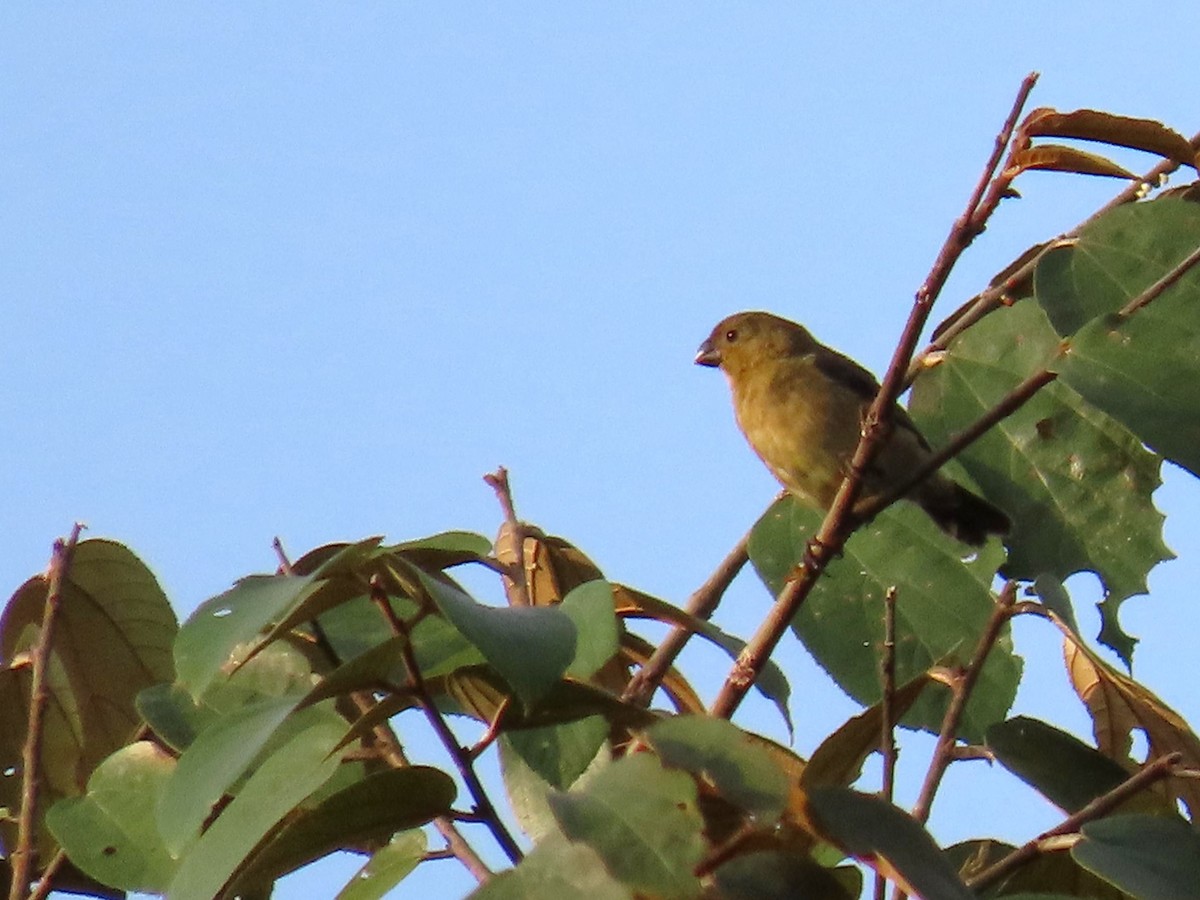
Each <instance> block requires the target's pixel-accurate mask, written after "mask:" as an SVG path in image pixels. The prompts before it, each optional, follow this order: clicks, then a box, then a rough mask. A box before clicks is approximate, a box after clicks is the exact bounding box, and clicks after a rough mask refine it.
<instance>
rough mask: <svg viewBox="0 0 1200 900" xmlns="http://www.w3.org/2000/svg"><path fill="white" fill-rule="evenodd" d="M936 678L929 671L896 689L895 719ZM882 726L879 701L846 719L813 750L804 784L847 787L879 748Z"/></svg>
mask: <svg viewBox="0 0 1200 900" xmlns="http://www.w3.org/2000/svg"><path fill="white" fill-rule="evenodd" d="M932 680H933V679H932V678H931V677H930V676H929V674H928V673H925V674H922V675H918V676H917V677H916V678H914V679H912V680H911V681H909V682H908V683H907V684H904V685H902V686H901V687H900V688H899V689H897V691H896V693H895V696H894V697H893V698H892V719H893V721H898V720H899V719H900V718H902V717H903V716H904V714H905V713H906V712H908V710H909V709H910V708H911V707H912V705H913V703H915V702H916V700H917V697H919V696H920V695H921V692H922V691H923V690H925V688H926V686H927V685H929V683H930V682H931V681H932ZM882 730H883V704H882V703H876V704H875V705H874V706H872V707H869V708H868V709H866V710H864V711H863V712H861V713H859V714H858V715H857V716H854V717H853V718H852V719H850V720H849V721H847V722H845V723H844V724H843V725H842V726H841V727H840V728H838V730H837V731H835V732H834V733H833V734H831V735H830V736H829V737H827V738H825V740H823V741H822V742H821V745H820V746H819V747H817V749H816V750H814V751H813V755H812V756H811V757H810V758H809V760H808V765H807V766H806V767H805V768H804V777H803V780H804V786H805V787H815V786H817V785H838V786H841V787H848V786H849V785H851V784H853V783H854V782H855V781H857V780H858V776H859V775H861V774H862V765H863V762H865V761H866V759H867V757H868V756H870V755H871V754H872V753H874V752H875V751H876V750H878V749H879V742H880V738H881V732H882Z"/></svg>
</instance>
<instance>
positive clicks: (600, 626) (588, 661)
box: [559, 580, 617, 678]
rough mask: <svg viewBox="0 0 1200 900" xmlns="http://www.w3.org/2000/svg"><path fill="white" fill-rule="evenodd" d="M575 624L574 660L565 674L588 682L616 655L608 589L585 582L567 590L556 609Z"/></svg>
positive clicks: (600, 583)
mask: <svg viewBox="0 0 1200 900" xmlns="http://www.w3.org/2000/svg"><path fill="white" fill-rule="evenodd" d="M559 609H561V610H562V611H563V612H565V613H566V614H567V615H568V616H570V618H571V621H572V622H574V623H575V658H574V659H573V660H572V661H571V665H570V666H568V667H567V674H568V675H573V676H575V677H576V678H590V677H591V676H593V675H595V674H596V672H598V671H599V670H600V668H601V667H602V666H603V665H604V664H605V663H606V662H608V661H609V660H610V659H612V658H613V656H614V655H615V654H616V652H617V616H616V613H615V612H614V611H613V593H612V585H611V584H609V583H608V582H607V581H603V580H597V581H588V582H586V583H584V584H581V585H579V586H578V587H576V588H574V589H573V590H571V592H570V593H568V594H567V596H565V597H564V598H563V601H562V605H561V606H560V607H559Z"/></svg>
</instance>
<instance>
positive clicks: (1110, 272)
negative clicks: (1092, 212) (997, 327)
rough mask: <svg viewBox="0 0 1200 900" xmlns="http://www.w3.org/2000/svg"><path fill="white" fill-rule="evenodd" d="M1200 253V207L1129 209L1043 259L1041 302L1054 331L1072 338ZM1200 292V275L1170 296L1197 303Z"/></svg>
mask: <svg viewBox="0 0 1200 900" xmlns="http://www.w3.org/2000/svg"><path fill="white" fill-rule="evenodd" d="M1198 245H1200V204H1198V203H1194V202H1192V201H1189V200H1185V199H1183V198H1180V197H1160V198H1158V199H1156V200H1150V201H1147V202H1144V203H1126V204H1124V205H1122V206H1118V207H1116V208H1115V209H1111V210H1109V211H1108V212H1107V213H1105V214H1104V215H1103V216H1101V217H1100V218H1098V219H1096V220H1095V221H1094V222H1092V223H1090V224H1089V225H1088V226H1087V227H1086V228H1084V229H1083V230H1082V231H1081V232H1080V234H1079V236H1078V237H1077V238H1076V239H1075V240H1074V241H1071V242H1070V243H1067V244H1064V245H1063V246H1060V247H1056V248H1054V249H1052V250H1051V251H1050V252H1049V253H1047V254H1046V255H1045V256H1043V257H1042V260H1041V261H1040V262H1039V263H1038V267H1037V270H1036V271H1035V272H1034V294H1035V296H1036V297H1037V300H1038V303H1039V304H1041V306H1042V307H1043V308H1044V309H1045V310H1046V313H1047V314H1048V315H1049V317H1050V321H1051V322H1052V323H1053V325H1054V329H1055V330H1056V331H1057V332H1058V333H1059V334H1060V335H1062V336H1063V337H1067V336H1068V335H1072V334H1074V333H1076V332H1077V331H1079V330H1080V329H1081V328H1082V327H1083V326H1084V325H1085V324H1087V323H1088V322H1090V321H1092V320H1094V319H1097V318H1102V317H1105V316H1108V315H1110V314H1111V313H1115V312H1116V311H1117V310H1119V309H1120V308H1121V307H1122V306H1124V305H1125V304H1126V303H1127V302H1128V301H1129V300H1131V299H1132V298H1133V297H1136V296H1137V295H1138V294H1140V293H1141V292H1142V291H1143V290H1145V289H1146V288H1147V287H1148V286H1150V285H1151V284H1153V283H1154V282H1155V281H1157V280H1158V279H1159V278H1161V277H1162V276H1163V275H1165V274H1166V273H1167V272H1169V271H1170V270H1171V269H1173V268H1175V266H1176V265H1178V263H1179V262H1180V261H1181V260H1182V259H1183V258H1184V257H1186V256H1187V255H1188V254H1189V253H1191V252H1192V251H1193V250H1195V249H1196V247H1197V246H1198ZM1196 290H1200V273H1197V272H1196V271H1195V270H1194V269H1193V270H1192V271H1191V272H1189V273H1188V274H1186V275H1184V277H1183V279H1182V280H1181V281H1180V283H1179V284H1177V285H1175V286H1174V287H1172V288H1170V291H1180V292H1181V293H1183V294H1184V295H1191V296H1193V297H1194V296H1195V294H1194V293H1193V292H1194V291H1196ZM1165 296H1166V295H1164V297H1165ZM1162 299H1163V298H1159V299H1158V300H1155V301H1154V302H1153V303H1152V304H1151V307H1153V306H1156V305H1157V304H1158V303H1159V302H1161V300H1162ZM1137 315H1141V313H1140V312H1139V313H1138V314H1137Z"/></svg>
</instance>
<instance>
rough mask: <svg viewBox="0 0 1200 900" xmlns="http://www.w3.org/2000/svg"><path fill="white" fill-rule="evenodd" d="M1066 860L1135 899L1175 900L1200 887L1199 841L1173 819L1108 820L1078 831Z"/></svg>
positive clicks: (1093, 823)
mask: <svg viewBox="0 0 1200 900" xmlns="http://www.w3.org/2000/svg"><path fill="white" fill-rule="evenodd" d="M1081 830H1082V833H1083V840H1081V841H1080V842H1079V843H1077V844H1076V845H1075V846H1074V847H1072V848H1071V856H1072V857H1074V858H1075V860H1076V861H1077V862H1078V863H1079V864H1080V865H1081V866H1083V867H1085V868H1086V869H1088V870H1089V871H1091V872H1094V873H1096V874H1097V875H1099V876H1100V877H1101V878H1103V879H1105V880H1106V881H1109V882H1111V883H1112V884H1114V885H1116V886H1117V887H1118V888H1120V889H1121V890H1123V891H1125V892H1126V893H1127V894H1131V895H1132V896H1134V897H1137V898H1138V900H1180V898H1183V897H1194V896H1196V885H1200V837H1198V836H1197V835H1196V832H1195V831H1193V830H1192V829H1191V828H1190V827H1189V826H1187V825H1186V824H1184V823H1183V822H1182V821H1180V820H1178V819H1168V818H1162V817H1159V816H1111V817H1109V818H1107V819H1101V820H1100V821H1098V822H1091V823H1089V824H1087V825H1084V826H1083V828H1082V829H1081Z"/></svg>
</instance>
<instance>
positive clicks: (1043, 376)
mask: <svg viewBox="0 0 1200 900" xmlns="http://www.w3.org/2000/svg"><path fill="white" fill-rule="evenodd" d="M1197 265H1200V247H1197V248H1196V249H1195V250H1193V251H1192V252H1191V253H1189V254H1188V255H1187V256H1185V257H1184V258H1183V259H1182V260H1180V261H1179V262H1178V263H1177V264H1176V265H1175V266H1174V267H1173V268H1172V269H1171V270H1170V271H1169V272H1167V273H1166V274H1164V275H1163V276H1162V277H1161V278H1159V279H1158V280H1157V281H1155V282H1154V283H1153V284H1151V285H1149V286H1148V287H1146V289H1145V290H1143V291H1142V292H1141V293H1139V294H1138V295H1137V296H1136V297H1132V298H1131V299H1130V300H1129V302H1128V303H1126V304H1125V305H1124V306H1123V307H1121V309H1120V310H1118V311H1117V313H1116V317H1117V322H1122V321H1124V320H1126V319H1128V318H1130V317H1132V316H1134V315H1135V314H1137V313H1138V312H1139V311H1141V310H1143V309H1145V308H1146V307H1147V306H1149V305H1150V304H1151V303H1153V302H1154V301H1155V300H1157V299H1158V298H1159V297H1160V296H1162V295H1163V294H1164V293H1165V292H1166V291H1167V290H1168V289H1169V288H1170V287H1171V286H1172V285H1174V284H1176V283H1177V282H1178V281H1179V279H1181V278H1182V277H1183V276H1184V275H1185V274H1187V273H1188V272H1189V271H1190V270H1191V269H1193V268H1194V267H1195V266H1197ZM1070 347H1071V343H1070V340H1066V341H1063V342H1062V344H1061V345H1060V346H1059V348H1058V350H1057V352H1056V353H1055V355H1054V357H1053V358H1052V359H1051V360H1050V365H1053V364H1054V362H1055V360H1058V359H1061V358H1062V357H1063V356H1065V355H1066V354H1067V353H1069V352H1070ZM1057 378H1058V373H1057V372H1054V371H1052V370H1051V369H1050V367H1049V366H1047V367H1046V368H1043V369H1040V370H1039V371H1037V372H1034V373H1033V374H1032V375H1030V376H1029V377H1028V378H1026V379H1025V380H1024V381H1022V382H1021V383H1020V384H1018V385H1017V386H1016V387H1015V388H1013V389H1012V390H1011V391H1009V392H1008V393H1007V394H1006V395H1005V396H1004V397H1003V398H1001V399H1000V401H999V402H998V403H997V404H996V405H995V406H993V407H992V408H991V409H989V410H988V411H987V412H986V413H984V414H983V415H982V416H980V417H979V418H978V419H976V420H975V421H974V422H973V423H972V424H971V425H970V426H968V427H967V428H964V429H963V430H962V431H960V432H959V433H958V434H956V435H955V436H954V437H953V438H951V439H950V440H949V441H948V442H947V443H946V445H945V446H944V447H942V448H941V449H940V450H938V451H937V452H936V453H934V454H933V455H932V456H930V457H929V458H928V459H926V460H925V462H923V463H922V464H921V465H920V466H919V467H918V468H917V469H916V470H915V471H914V472H913V473H912V475H911V476H910V477H909V478H907V479H906V480H905V481H903V482H901V483H899V484H897V485H895V486H893V487H892V488H890V489H889V490H887V491H885V492H884V493H882V494H879V495H877V496H874V497H871V498H870V499H869V500H867V501H866V502H864V503H862V504H860V505H859V506H858V507H857V508H856V509H855V511H854V514H855V515H856V516H858V517H859V518H860V519H862V520H864V521H865V520H868V519H871V518H873V517H874V516H876V515H878V514H879V512H880V511H881V510H883V509H884V508H886V507H888V506H890V505H891V504H893V503H895V502H896V500H898V499H900V498H901V497H903V496H904V495H905V494H907V493H908V492H909V491H910V490H912V489H913V487H915V486H916V485H918V484H920V483H921V482H922V481H924V480H925V479H926V478H928V477H929V476H930V475H932V474H933V473H934V472H936V471H937V470H938V469H940V468H941V467H942V466H944V465H945V464H946V463H947V462H948V461H949V460H951V459H953V458H954V457H955V456H958V454H960V453H962V451H963V450H965V449H966V448H967V447H969V446H970V445H971V444H973V443H975V441H977V440H978V439H979V438H981V437H982V436H983V435H984V434H986V433H987V432H988V431H990V430H991V429H992V427H993V426H995V425H996V424H997V423H999V422H1001V421H1002V420H1004V419H1006V418H1008V417H1009V416H1011V415H1012V414H1013V413H1014V412H1016V411H1017V410H1018V409H1020V408H1021V407H1022V406H1024V405H1025V404H1026V403H1028V402H1029V401H1030V400H1031V399H1033V396H1034V395H1035V394H1036V393H1037V392H1038V391H1040V390H1041V389H1042V388H1044V387H1045V386H1046V385H1048V384H1050V382H1052V381H1054V380H1055V379H1057Z"/></svg>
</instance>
